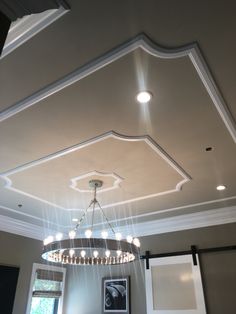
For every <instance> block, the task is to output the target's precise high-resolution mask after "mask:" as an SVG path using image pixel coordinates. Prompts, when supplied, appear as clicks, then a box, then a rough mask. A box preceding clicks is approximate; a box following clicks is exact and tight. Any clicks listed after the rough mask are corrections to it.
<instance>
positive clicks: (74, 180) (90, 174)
mask: <svg viewBox="0 0 236 314" xmlns="http://www.w3.org/2000/svg"><path fill="white" fill-rule="evenodd" d="M93 176H101V177H112V178H113V179H114V182H113V185H112V186H110V187H107V188H103V187H101V188H99V189H98V190H97V194H98V193H103V192H107V191H111V190H114V189H117V188H119V185H120V183H121V182H122V181H123V180H124V179H123V178H121V177H120V176H118V175H117V174H116V173H114V172H113V173H104V172H100V171H96V170H94V171H91V172H88V173H85V174H83V175H80V176H78V177H75V178H72V179H70V181H71V184H70V185H69V187H70V188H72V189H73V190H76V191H78V192H80V193H91V188H90V189H80V188H78V187H77V185H78V183H77V182H78V181H80V180H82V179H84V178H89V177H93Z"/></svg>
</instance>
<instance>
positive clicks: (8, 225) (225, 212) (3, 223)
mask: <svg viewBox="0 0 236 314" xmlns="http://www.w3.org/2000/svg"><path fill="white" fill-rule="evenodd" d="M234 222H236V206H232V207H224V208H219V209H213V210H207V211H204V212H198V213H193V214H186V215H179V216H175V217H171V218H164V219H156V220H152V221H148V222H143V223H137V224H127V225H125V226H121V227H119V228H118V229H119V231H120V232H121V233H122V234H123V236H125V235H128V234H129V232H130V231H132V233H133V234H134V235H135V236H138V237H142V236H150V235H154V234H161V233H167V232H175V231H181V230H188V229H196V228H203V227H209V226H215V225H222V224H228V223H234ZM0 230H1V231H5V232H9V233H14V234H18V235H21V236H25V237H29V238H33V239H38V240H43V239H44V238H45V237H47V236H48V235H50V234H54V233H55V230H52V229H45V228H44V227H39V226H36V225H33V224H29V223H26V222H23V221H20V220H17V219H13V218H10V217H6V216H0ZM94 235H95V236H96V235H100V230H96V231H95V230H94Z"/></svg>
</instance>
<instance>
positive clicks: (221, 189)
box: [216, 185, 226, 191]
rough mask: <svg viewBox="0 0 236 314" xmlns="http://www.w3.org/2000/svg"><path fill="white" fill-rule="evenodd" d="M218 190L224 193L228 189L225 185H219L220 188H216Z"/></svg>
mask: <svg viewBox="0 0 236 314" xmlns="http://www.w3.org/2000/svg"><path fill="white" fill-rule="evenodd" d="M216 189H217V190H218V191H223V190H225V189H226V186H225V185H218V186H217V187H216Z"/></svg>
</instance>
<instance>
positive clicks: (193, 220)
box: [119, 206, 236, 236]
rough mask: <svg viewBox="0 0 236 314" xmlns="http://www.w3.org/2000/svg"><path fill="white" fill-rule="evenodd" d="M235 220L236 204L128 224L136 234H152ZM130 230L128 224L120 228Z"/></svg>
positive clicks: (121, 230)
mask: <svg viewBox="0 0 236 314" xmlns="http://www.w3.org/2000/svg"><path fill="white" fill-rule="evenodd" d="M234 222H236V206H232V207H224V208H219V209H212V210H207V211H204V212H198V213H193V214H186V215H179V216H175V217H170V218H164V219H159V220H152V221H148V222H143V223H137V224H134V225H128V228H130V230H132V232H133V234H135V236H150V235H154V234H161V233H167V232H175V231H181V230H189V229H196V228H203V227H210V226H216V225H223V224H227V223H234ZM128 230H129V229H128ZM128 230H127V226H125V227H123V228H120V229H119V231H120V232H125V231H126V232H127V231H128Z"/></svg>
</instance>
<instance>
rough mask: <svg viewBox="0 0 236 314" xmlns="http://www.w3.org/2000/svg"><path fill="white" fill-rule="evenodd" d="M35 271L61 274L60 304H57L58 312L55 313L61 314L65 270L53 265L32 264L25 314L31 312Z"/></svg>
mask: <svg viewBox="0 0 236 314" xmlns="http://www.w3.org/2000/svg"><path fill="white" fill-rule="evenodd" d="M37 269H44V270H51V271H57V272H61V273H62V274H63V280H62V295H61V297H60V302H59V306H58V312H57V314H62V311H63V300H64V292H65V277H66V268H64V267H58V266H54V265H45V264H38V263H33V268H32V273H31V279H30V288H29V293H28V302H27V309H26V314H30V310H31V300H32V296H33V286H34V281H35V278H36V271H37Z"/></svg>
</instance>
